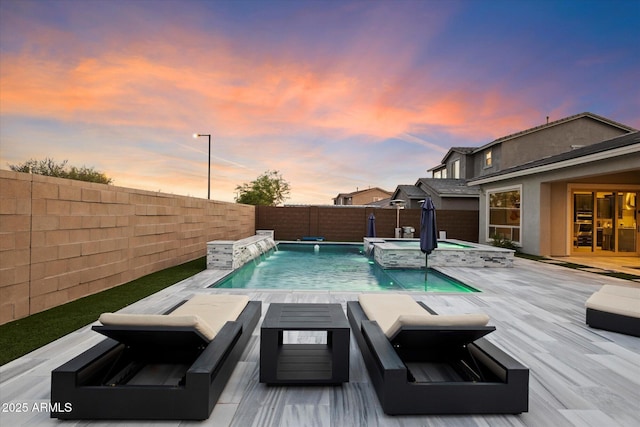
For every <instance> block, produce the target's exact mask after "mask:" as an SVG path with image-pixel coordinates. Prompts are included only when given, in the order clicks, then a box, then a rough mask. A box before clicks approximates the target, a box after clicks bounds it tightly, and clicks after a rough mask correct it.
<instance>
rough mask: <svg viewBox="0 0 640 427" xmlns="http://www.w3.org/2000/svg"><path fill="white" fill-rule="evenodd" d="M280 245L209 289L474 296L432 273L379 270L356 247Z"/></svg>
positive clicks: (462, 287)
mask: <svg viewBox="0 0 640 427" xmlns="http://www.w3.org/2000/svg"><path fill="white" fill-rule="evenodd" d="M315 246H316V245H314V244H304V243H298V244H296V243H280V244H278V248H277V249H278V250H277V251H271V252H269V253H267V254H266V255H264V256H261V257H260V258H259V259H256V260H255V261H254V262H249V263H247V264H245V265H244V266H243V267H242V268H240V269H238V270H235V271H233V272H232V273H230V274H229V275H227V276H226V277H224V278H223V279H221V280H219V281H218V282H216V283H214V284H213V285H211V286H210V287H215V288H227V289H230V288H232V289H292V290H300V291H354V292H375V291H383V290H391V291H421V292H425V291H426V292H479V291H478V290H477V289H474V288H472V287H470V286H467V285H465V284H463V283H462V282H459V281H457V280H455V279H453V278H452V277H449V276H447V275H445V274H442V273H440V272H438V271H435V270H429V271H427V280H426V282H425V271H424V269H422V270H416V269H396V270H393V271H390V270H384V269H383V268H381V267H380V266H379V265H377V264H376V263H374V262H373V261H372V260H370V259H369V258H368V257H366V256H365V255H364V254H363V252H362V247H361V245H349V244H339V245H337V244H320V245H317V246H318V248H317V249H315V248H314V247H315Z"/></svg>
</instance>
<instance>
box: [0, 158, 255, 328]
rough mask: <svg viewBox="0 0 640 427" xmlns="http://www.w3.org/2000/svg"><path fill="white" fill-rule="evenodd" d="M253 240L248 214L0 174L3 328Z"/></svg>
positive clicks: (220, 205)
mask: <svg viewBox="0 0 640 427" xmlns="http://www.w3.org/2000/svg"><path fill="white" fill-rule="evenodd" d="M254 231H255V208H254V207H253V206H248V205H240V204H235V203H226V202H217V201H213V200H205V199H197V198H192V197H183V196H176V195H170V194H163V193H156V192H149V191H142V190H135V189H131V188H123V187H116V186H112V185H104V184H95V183H87V182H81V181H73V180H66V179H59V178H51V177H44V176H40V175H31V174H25V173H16V172H11V171H5V170H0V242H1V243H0V324H3V323H6V322H9V321H12V320H15V319H19V318H22V317H25V316H28V315H30V314H33V313H37V312H40V311H43V310H46V309H48V308H51V307H55V306H57V305H60V304H64V303H66V302H69V301H72V300H75V299H78V298H81V297H83V296H86V295H90V294H93V293H96V292H100V291H102V290H105V289H108V288H112V287H115V286H118V285H121V284H123V283H126V282H129V281H131V280H134V279H136V278H138V277H141V276H144V275H146V274H149V273H152V272H155V271H158V270H161V269H163V268H167V267H171V266H174V265H178V264H181V263H184V262H187V261H190V260H192V259H196V258H198V257H202V256H204V255H205V254H206V242H207V241H210V240H233V239H240V238H244V237H247V236H250V235H253V234H254Z"/></svg>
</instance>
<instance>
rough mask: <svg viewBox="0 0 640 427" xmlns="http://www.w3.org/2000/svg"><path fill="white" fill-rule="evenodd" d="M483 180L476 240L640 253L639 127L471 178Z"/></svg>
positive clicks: (549, 250) (530, 249)
mask: <svg viewBox="0 0 640 427" xmlns="http://www.w3.org/2000/svg"><path fill="white" fill-rule="evenodd" d="M469 184H470V185H477V186H480V188H481V197H480V200H479V202H480V211H479V213H480V215H479V218H480V227H479V230H480V233H479V234H480V235H479V241H481V242H482V241H489V240H490V239H491V238H492V236H494V235H497V236H502V237H507V238H509V239H511V240H513V241H514V242H517V243H518V244H519V245H520V246H522V250H523V251H524V252H526V253H529V254H536V255H551V256H570V255H600V256H607V255H610V256H611V255H616V256H626V255H629V256H638V255H639V254H640V248H639V245H638V242H639V241H640V238H639V237H640V236H639V235H640V227H639V224H640V211H639V206H638V195H639V194H640V132H637V131H636V132H634V133H628V134H624V135H622V136H618V137H615V138H611V139H608V140H606V141H602V142H599V143H595V144H589V145H586V146H584V147H581V148H576V149H575V150H571V151H566V152H564V153H560V154H556V155H554V156H550V157H546V158H541V159H538V160H535V161H531V162H528V163H524V164H521V165H517V166H513V167H510V168H506V169H502V170H501V171H499V172H494V173H491V174H485V175H482V176H478V177H476V178H474V179H471V180H469Z"/></svg>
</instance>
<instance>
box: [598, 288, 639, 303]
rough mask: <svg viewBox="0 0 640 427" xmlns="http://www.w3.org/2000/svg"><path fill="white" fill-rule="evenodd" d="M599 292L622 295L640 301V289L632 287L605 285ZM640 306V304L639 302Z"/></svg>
mask: <svg viewBox="0 0 640 427" xmlns="http://www.w3.org/2000/svg"><path fill="white" fill-rule="evenodd" d="M598 292H604V293H607V294H613V295H620V296H622V297H627V298H637V299H639V300H640V288H635V287H631V286H616V285H604V286H603V287H602V288H600V290H599V291H598ZM639 304H640V302H639Z"/></svg>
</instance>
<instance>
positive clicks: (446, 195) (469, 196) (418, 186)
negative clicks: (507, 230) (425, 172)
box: [391, 178, 480, 211]
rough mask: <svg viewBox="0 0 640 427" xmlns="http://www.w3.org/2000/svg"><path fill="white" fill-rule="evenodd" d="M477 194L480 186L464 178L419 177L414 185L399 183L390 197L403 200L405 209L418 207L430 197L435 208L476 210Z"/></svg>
mask: <svg viewBox="0 0 640 427" xmlns="http://www.w3.org/2000/svg"><path fill="white" fill-rule="evenodd" d="M479 195H480V187H478V186H469V185H467V181H466V180H464V179H434V178H420V179H418V181H417V182H416V183H415V184H414V185H399V186H398V188H396V191H395V192H394V193H393V196H391V198H392V199H394V200H403V201H404V202H405V205H404V206H405V207H406V208H407V209H417V208H420V207H422V201H423V200H424V199H425V198H426V197H431V199H432V200H433V204H434V206H435V207H436V209H444V210H463V211H471V210H473V211H477V210H478V198H479Z"/></svg>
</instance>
